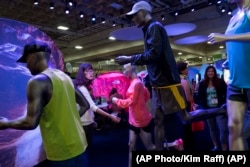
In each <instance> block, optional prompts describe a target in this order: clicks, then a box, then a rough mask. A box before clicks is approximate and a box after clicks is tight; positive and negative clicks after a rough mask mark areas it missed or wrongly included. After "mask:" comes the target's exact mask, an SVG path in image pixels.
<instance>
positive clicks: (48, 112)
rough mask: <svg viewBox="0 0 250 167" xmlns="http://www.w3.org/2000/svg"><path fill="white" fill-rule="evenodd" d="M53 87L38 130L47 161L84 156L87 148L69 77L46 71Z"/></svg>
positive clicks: (57, 72)
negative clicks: (82, 154) (39, 130)
mask: <svg viewBox="0 0 250 167" xmlns="http://www.w3.org/2000/svg"><path fill="white" fill-rule="evenodd" d="M42 73H43V74H45V75H47V76H48V77H49V78H50V79H51V81H52V85H53V93H52V96H51V99H50V101H49V103H48V104H47V105H46V106H45V107H44V109H43V111H42V115H41V119H40V129H41V134H42V138H43V144H44V148H45V151H46V154H47V158H48V159H49V160H54V161H59V160H66V159H70V158H72V157H75V156H77V155H80V154H81V153H83V152H84V151H85V149H86V147H87V141H86V137H85V133H84V131H83V128H82V126H81V122H80V116H79V112H78V111H77V106H76V102H75V91H74V86H73V83H72V80H71V78H70V77H69V76H67V75H66V74H65V73H63V72H62V71H60V70H57V69H47V70H45V71H44V72H42Z"/></svg>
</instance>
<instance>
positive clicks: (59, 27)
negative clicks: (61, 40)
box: [57, 26, 69, 31]
mask: <svg viewBox="0 0 250 167" xmlns="http://www.w3.org/2000/svg"><path fill="white" fill-rule="evenodd" d="M57 29H59V30H64V31H66V30H68V29H69V28H68V27H65V26H58V27H57Z"/></svg>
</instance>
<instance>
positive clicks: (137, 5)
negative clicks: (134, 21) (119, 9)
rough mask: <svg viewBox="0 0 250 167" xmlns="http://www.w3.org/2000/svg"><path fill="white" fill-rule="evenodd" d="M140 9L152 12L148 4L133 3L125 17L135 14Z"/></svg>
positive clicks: (141, 2)
mask: <svg viewBox="0 0 250 167" xmlns="http://www.w3.org/2000/svg"><path fill="white" fill-rule="evenodd" d="M141 9H143V10H147V11H149V12H152V7H151V5H150V4H149V3H148V2H146V1H139V2H137V3H135V4H134V5H133V7H132V10H131V11H130V12H128V13H127V14H126V15H133V14H135V13H137V12H138V11H139V10H141Z"/></svg>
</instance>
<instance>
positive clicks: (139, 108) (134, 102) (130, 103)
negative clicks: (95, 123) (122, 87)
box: [116, 78, 152, 127]
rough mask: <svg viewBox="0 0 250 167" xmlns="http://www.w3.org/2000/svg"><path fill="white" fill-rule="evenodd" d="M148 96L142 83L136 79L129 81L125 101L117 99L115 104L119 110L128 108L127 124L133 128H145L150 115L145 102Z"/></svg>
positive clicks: (150, 117)
mask: <svg viewBox="0 0 250 167" xmlns="http://www.w3.org/2000/svg"><path fill="white" fill-rule="evenodd" d="M149 97H150V94H149V91H148V90H147V88H146V87H144V85H143V83H142V82H141V81H140V80H139V78H136V79H134V80H132V81H131V84H130V86H129V88H128V90H127V93H126V98H125V99H118V100H117V101H116V104H117V105H118V106H119V107H121V108H127V107H129V123H130V124H131V125H133V126H135V127H145V126H147V125H148V124H149V123H150V121H151V119H152V115H151V113H150V112H149V110H148V108H147V106H146V102H147V100H148V99H149Z"/></svg>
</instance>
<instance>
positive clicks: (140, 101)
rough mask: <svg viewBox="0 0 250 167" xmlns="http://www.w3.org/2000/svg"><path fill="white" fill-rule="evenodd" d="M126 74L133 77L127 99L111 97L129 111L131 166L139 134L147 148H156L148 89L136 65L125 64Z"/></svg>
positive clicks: (175, 144)
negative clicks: (137, 73) (140, 77)
mask: <svg viewBox="0 0 250 167" xmlns="http://www.w3.org/2000/svg"><path fill="white" fill-rule="evenodd" d="M124 74H125V75H126V76H127V77H128V78H130V79H131V83H130V86H129V88H128V90H127V93H126V98H125V99H118V98H117V97H111V99H112V102H113V103H115V104H117V106H119V107H121V108H128V111H129V166H131V161H132V151H134V150H135V143H136V139H137V136H138V135H139V136H140V138H141V140H142V142H143V144H144V146H145V148H146V149H147V150H154V149H155V146H154V144H153V143H152V135H151V120H152V114H151V113H150V112H149V110H148V108H147V105H146V102H147V100H148V99H149V98H150V93H149V91H148V89H147V88H146V87H145V86H144V85H143V83H142V82H141V80H140V79H139V78H138V77H137V75H136V69H135V66H131V64H130V63H129V64H126V65H124ZM168 146H178V142H177V141H175V142H173V143H168Z"/></svg>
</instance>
